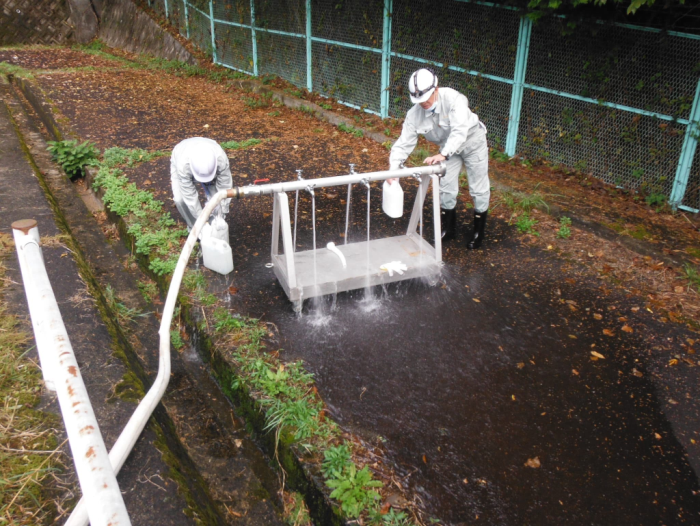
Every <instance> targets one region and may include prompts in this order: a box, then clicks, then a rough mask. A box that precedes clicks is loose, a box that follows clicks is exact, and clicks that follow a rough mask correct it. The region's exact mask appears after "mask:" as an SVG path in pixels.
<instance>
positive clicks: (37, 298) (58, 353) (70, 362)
mask: <svg viewBox="0 0 700 526" xmlns="http://www.w3.org/2000/svg"><path fill="white" fill-rule="evenodd" d="M29 225H33V226H29ZM12 227H13V234H14V238H15V247H16V249H17V255H18V258H19V261H20V267H21V270H22V280H23V281H24V288H25V292H26V295H27V302H28V304H29V312H30V315H31V318H32V324H33V326H34V331H35V336H36V343H37V350H38V352H39V356H40V360H41V365H42V369H43V370H44V373H45V374H46V373H47V372H49V373H50V378H51V381H52V382H53V384H54V387H55V391H56V395H57V397H58V403H59V405H60V407H61V415H62V416H63V422H64V424H65V428H66V434H67V435H68V440H69V443H70V449H71V452H72V454H73V462H74V464H75V470H76V472H77V474H78V480H79V481H80V488H81V490H82V492H83V496H84V497H85V498H86V499H87V502H88V506H87V510H86V517H88V516H89V518H90V522H91V524H93V526H107V525H111V526H117V525H119V526H130V525H131V520H130V519H129V514H128V513H127V511H126V506H125V505H124V499H123V497H122V494H121V491H120V490H119V485H118V484H117V477H116V474H115V471H114V470H113V469H112V466H111V464H110V459H109V456H108V454H107V447H106V446H105V443H104V440H103V439H102V433H101V432H100V428H99V426H98V424H97V418H96V417H95V412H94V411H93V409H92V405H91V403H90V398H89V396H88V392H87V389H86V388H85V383H84V382H83V378H82V376H81V374H80V368H79V367H78V361H77V360H76V358H75V354H74V353H73V348H72V346H71V343H70V340H69V338H68V333H67V331H66V327H65V325H64V324H63V318H62V317H61V311H60V310H59V308H58V303H57V302H56V297H55V296H54V293H53V289H52V288H51V282H50V281H49V277H48V274H47V273H46V266H45V264H44V258H43V254H42V251H41V248H40V247H39V244H38V243H37V239H38V237H39V233H38V229H37V228H36V221H33V220H23V221H17V222H15V223H13V224H12ZM47 368H48V369H49V370H48V371H47ZM47 376H48V375H47Z"/></svg>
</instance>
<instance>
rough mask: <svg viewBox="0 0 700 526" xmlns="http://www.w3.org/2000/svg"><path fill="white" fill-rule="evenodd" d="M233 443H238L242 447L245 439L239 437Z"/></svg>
mask: <svg viewBox="0 0 700 526" xmlns="http://www.w3.org/2000/svg"><path fill="white" fill-rule="evenodd" d="M233 443H234V444H236V447H241V446H242V445H243V440H241V439H240V438H237V439H235V440H234V441H233Z"/></svg>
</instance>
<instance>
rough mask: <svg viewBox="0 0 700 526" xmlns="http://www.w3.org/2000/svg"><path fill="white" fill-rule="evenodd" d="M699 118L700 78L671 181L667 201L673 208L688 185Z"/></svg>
mask: <svg viewBox="0 0 700 526" xmlns="http://www.w3.org/2000/svg"><path fill="white" fill-rule="evenodd" d="M699 120H700V80H698V86H697V88H696V89H695V99H694V100H693V107H692V108H691V110H690V122H689V123H688V127H687V128H686V129H685V137H684V138H683V148H682V149H681V156H680V158H679V159H678V168H677V169H676V179H675V180H674V181H673V189H672V190H671V197H670V198H669V203H670V204H671V206H672V207H673V208H677V207H678V206H679V205H680V204H681V203H682V202H683V197H684V196H685V190H686V188H687V186H688V179H689V178H690V169H691V168H692V166H693V158H694V157H695V150H696V148H697V146H698V133H699V132H700V128H698V121H699Z"/></svg>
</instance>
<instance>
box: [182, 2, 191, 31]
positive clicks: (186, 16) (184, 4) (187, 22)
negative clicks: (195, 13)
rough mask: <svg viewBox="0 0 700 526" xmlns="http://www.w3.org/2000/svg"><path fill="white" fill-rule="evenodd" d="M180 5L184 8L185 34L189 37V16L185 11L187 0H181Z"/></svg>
mask: <svg viewBox="0 0 700 526" xmlns="http://www.w3.org/2000/svg"><path fill="white" fill-rule="evenodd" d="M182 5H183V6H184V8H185V35H186V36H187V38H188V39H189V38H190V16H189V14H188V12H187V0H182Z"/></svg>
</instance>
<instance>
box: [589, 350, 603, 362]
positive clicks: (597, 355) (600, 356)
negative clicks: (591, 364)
mask: <svg viewBox="0 0 700 526" xmlns="http://www.w3.org/2000/svg"><path fill="white" fill-rule="evenodd" d="M591 356H595V357H596V358H600V359H601V360H605V356H603V355H602V354H600V353H599V352H597V351H591Z"/></svg>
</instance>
